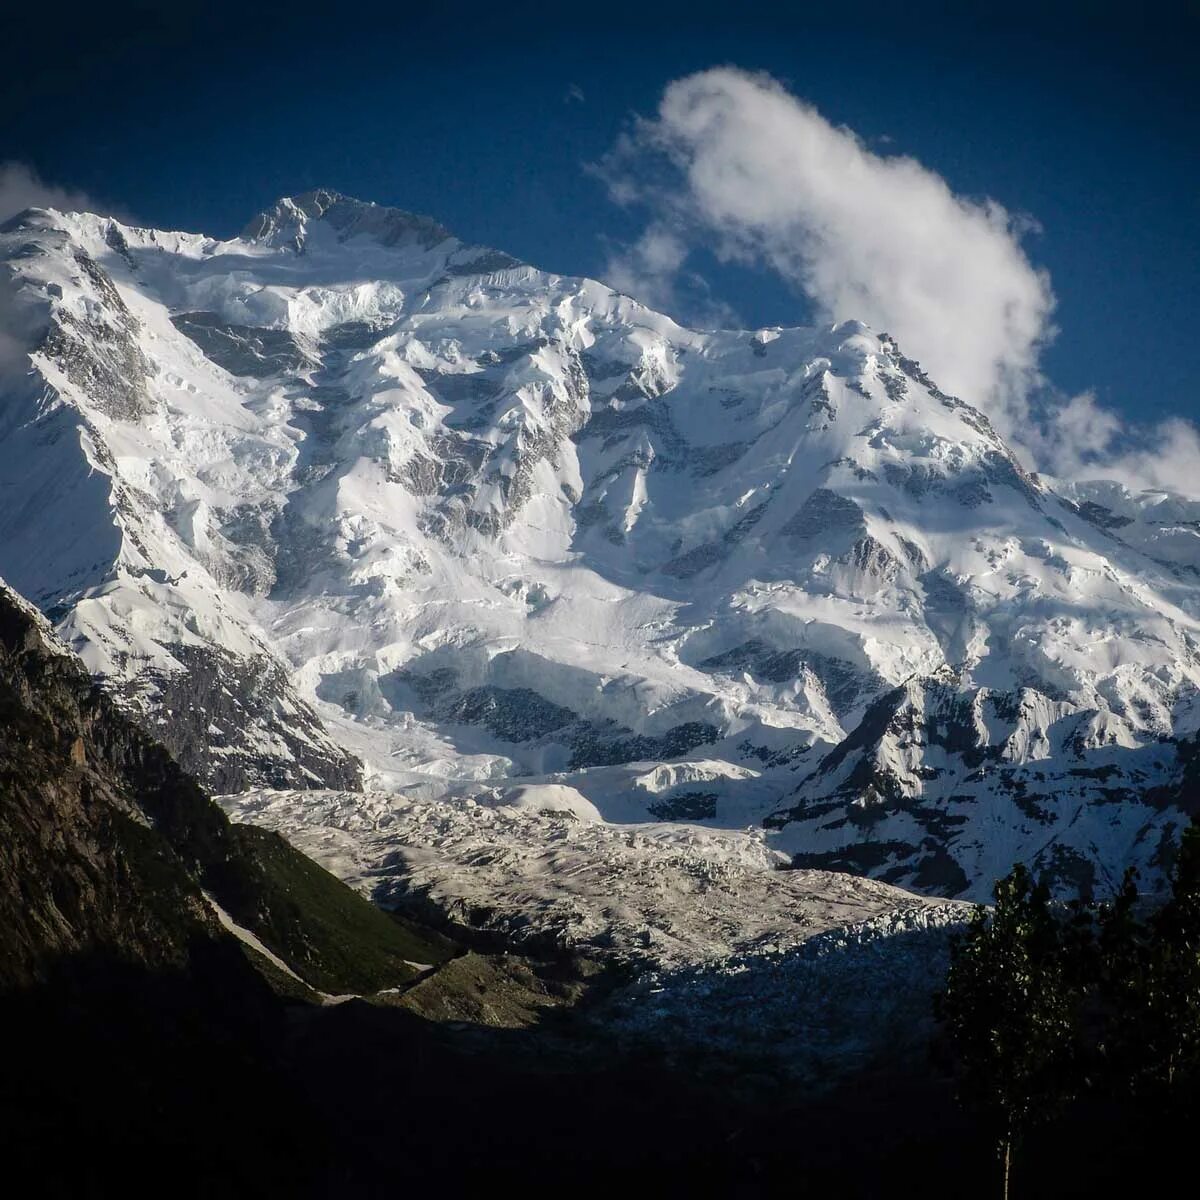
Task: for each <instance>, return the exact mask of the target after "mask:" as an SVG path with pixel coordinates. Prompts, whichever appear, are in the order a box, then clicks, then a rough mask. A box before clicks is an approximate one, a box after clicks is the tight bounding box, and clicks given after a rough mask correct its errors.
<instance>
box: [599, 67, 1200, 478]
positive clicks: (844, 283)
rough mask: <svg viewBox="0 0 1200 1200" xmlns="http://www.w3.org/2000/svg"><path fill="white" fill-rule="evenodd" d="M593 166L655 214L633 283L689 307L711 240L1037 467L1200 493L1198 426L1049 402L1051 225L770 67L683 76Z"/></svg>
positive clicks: (612, 271) (625, 253)
mask: <svg viewBox="0 0 1200 1200" xmlns="http://www.w3.org/2000/svg"><path fill="white" fill-rule="evenodd" d="M879 140H880V141H882V139H879ZM595 170H596V172H597V173H598V174H599V175H600V176H601V177H602V178H603V179H604V181H605V182H606V184H607V185H608V188H609V192H610V195H611V196H612V198H613V199H614V200H615V201H616V202H617V203H619V204H621V205H623V206H641V207H644V208H645V209H646V210H648V212H649V224H648V226H647V228H646V230H645V232H644V233H643V235H642V236H641V237H640V238H639V239H638V240H637V241H636V242H635V243H634V244H633V245H631V246H628V247H624V248H622V249H620V250H619V251H618V252H616V253H614V254H613V255H612V256H611V257H610V260H609V279H610V282H612V283H613V284H614V286H616V287H618V288H620V289H621V290H624V291H629V292H631V293H633V294H634V295H637V296H638V298H639V299H642V300H644V301H646V302H647V303H649V304H653V305H656V306H660V307H666V308H668V310H673V311H675V312H677V313H678V312H679V311H680V307H681V302H680V296H679V294H678V291H677V288H676V282H677V281H678V280H680V279H683V278H685V277H686V276H687V275H688V269H687V260H688V257H689V254H690V251H691V250H692V249H694V248H695V247H697V246H700V245H703V246H705V247H706V248H708V249H709V250H711V251H713V252H714V253H716V255H717V256H718V257H719V258H722V259H725V260H731V259H732V260H738V261H742V262H745V263H749V264H758V265H765V266H767V267H769V268H771V269H773V270H774V271H776V272H777V273H778V274H779V275H780V276H781V277H782V278H784V279H785V280H787V281H788V282H789V283H790V284H791V285H792V286H794V287H795V288H796V289H797V290H799V291H801V292H802V293H803V294H804V295H806V296H807V297H808V298H809V300H810V301H811V303H812V305H813V306H814V309H815V313H816V317H817V319H818V320H823V321H829V322H836V321H841V320H845V319H849V318H854V319H858V320H861V321H865V322H866V323H867V324H868V325H871V326H872V327H873V328H875V329H876V330H879V331H884V330H886V331H887V332H889V333H891V334H892V335H893V336H894V337H895V338H896V339H897V341H898V342H899V344H900V346H901V347H902V348H903V349H904V351H905V353H907V354H909V355H910V356H912V357H914V358H917V359H919V360H920V361H921V363H922V365H923V366H924V367H925V368H926V369H927V370H928V371H929V373H930V374H931V375H932V376H933V378H934V379H936V380H937V381H938V383H939V384H940V386H941V387H943V388H944V389H945V390H946V391H949V392H953V393H955V394H957V395H959V396H961V397H962V398H963V399H966V400H968V401H970V402H971V403H973V404H976V405H978V406H979V407H981V408H984V409H986V410H987V412H988V414H989V416H990V417H991V418H992V420H993V422H994V423H995V424H996V425H997V427H998V428H999V429H1000V431H1001V432H1002V433H1004V434H1006V435H1007V436H1008V437H1009V438H1010V439H1011V440H1012V441H1013V442H1014V443H1015V444H1016V445H1017V446H1018V447H1019V448H1020V449H1022V450H1023V451H1024V452H1025V453H1026V454H1027V455H1028V457H1029V458H1030V459H1031V460H1032V461H1033V463H1034V464H1035V465H1036V466H1037V467H1038V468H1039V469H1041V470H1043V471H1045V472H1047V473H1049V474H1056V475H1060V476H1067V477H1079V476H1086V475H1092V476H1100V475H1110V476H1113V477H1117V478H1120V479H1121V480H1122V481H1123V482H1125V483H1127V484H1128V485H1129V486H1132V487H1146V486H1154V487H1171V488H1179V489H1181V490H1185V491H1190V492H1193V493H1195V492H1197V491H1198V490H1200V484H1198V482H1197V481H1200V437H1198V435H1197V431H1196V429H1195V427H1194V426H1192V425H1191V424H1189V423H1188V422H1186V421H1178V420H1177V421H1171V422H1167V423H1165V424H1162V425H1158V426H1139V427H1132V426H1130V425H1128V424H1127V423H1125V422H1123V421H1122V419H1121V418H1120V417H1118V416H1117V415H1116V414H1115V413H1113V412H1111V411H1110V410H1107V409H1105V408H1103V407H1102V406H1101V405H1099V404H1098V403H1097V402H1096V400H1095V397H1094V396H1092V395H1090V394H1085V395H1082V396H1077V397H1074V398H1073V399H1070V400H1064V399H1062V398H1061V397H1060V398H1058V399H1057V400H1052V401H1050V402H1047V397H1052V395H1053V393H1052V389H1051V388H1050V386H1049V385H1048V384H1047V382H1046V381H1045V380H1044V379H1043V378H1042V377H1041V375H1040V373H1039V371H1038V358H1039V354H1040V351H1041V349H1042V348H1043V347H1044V346H1045V344H1046V343H1047V342H1048V341H1049V340H1050V339H1051V338H1052V337H1053V335H1054V328H1053V325H1052V323H1051V317H1052V314H1053V310H1054V294H1053V292H1052V290H1051V286H1050V278H1049V276H1048V274H1047V273H1046V272H1045V271H1044V270H1040V269H1038V268H1037V267H1036V266H1034V265H1033V264H1032V263H1031V262H1030V260H1029V258H1028V257H1027V255H1026V253H1025V250H1024V248H1023V247H1022V244H1021V239H1022V237H1024V236H1026V235H1027V234H1030V233H1033V232H1040V230H1039V227H1038V225H1037V223H1036V222H1035V221H1034V220H1033V219H1032V218H1030V217H1028V216H1026V215H1023V214H1012V213H1009V212H1008V211H1007V210H1006V209H1004V208H1003V207H1002V206H1001V205H1000V204H998V203H997V202H995V201H994V200H990V199H986V198H984V199H972V198H968V197H964V196H958V195H955V193H954V192H953V191H952V190H951V189H950V187H949V186H948V185H947V183H946V181H945V180H944V179H942V177H941V176H940V175H938V174H936V173H935V172H934V171H931V170H929V169H928V168H927V167H924V166H922V164H921V163H919V162H917V161H916V160H915V159H913V158H909V157H905V156H900V155H885V154H880V153H876V152H875V151H874V150H872V149H871V148H870V147H869V146H868V145H867V144H866V143H865V142H864V141H863V140H862V139H861V138H859V137H858V136H857V135H856V134H855V133H854V132H853V131H851V130H849V129H845V128H839V127H836V126H834V125H832V124H831V123H830V122H829V121H827V120H826V119H825V118H824V117H823V116H822V115H821V114H820V113H819V112H817V110H816V109H815V108H813V107H812V106H811V105H809V104H806V103H804V102H803V101H801V100H799V99H797V98H796V97H795V96H793V95H791V94H789V93H788V92H787V91H786V90H785V89H784V88H783V86H782V85H780V84H779V83H778V82H776V81H775V80H773V79H771V78H769V77H768V76H765V75H758V74H750V73H748V72H745V71H741V70H738V69H736V68H732V67H720V68H715V69H713V70H709V71H702V72H700V73H698V74H695V75H689V76H687V77H685V78H683V79H679V80H676V81H675V82H674V83H671V84H670V85H669V86H668V87H667V88H666V90H665V91H664V93H663V96H662V99H661V102H660V104H659V107H658V112H657V115H656V116H655V117H654V118H653V119H648V120H647V119H639V120H638V121H637V122H636V123H635V125H634V127H633V129H632V131H631V132H630V133H628V134H626V135H624V136H623V137H622V138H621V139H620V140H619V141H618V142H617V144H616V146H615V147H614V148H613V150H612V151H611V152H610V153H609V154H608V155H607V156H606V158H605V159H604V160H603V162H601V163H600V164H599V165H598V166H597V167H596V168H595ZM683 315H685V316H686V315H689V314H683ZM1031 394H1037V395H1038V397H1039V406H1038V407H1037V409H1036V410H1035V408H1034V407H1033V406H1032V405H1031V404H1030V399H1029V398H1030V396H1031Z"/></svg>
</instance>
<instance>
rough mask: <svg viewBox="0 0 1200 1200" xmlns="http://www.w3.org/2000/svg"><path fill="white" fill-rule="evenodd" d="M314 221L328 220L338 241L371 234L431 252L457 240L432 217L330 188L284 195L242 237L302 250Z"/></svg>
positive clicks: (383, 240) (380, 239) (381, 241)
mask: <svg viewBox="0 0 1200 1200" xmlns="http://www.w3.org/2000/svg"><path fill="white" fill-rule="evenodd" d="M314 221H321V222H324V223H325V224H326V225H328V226H329V227H330V228H331V229H333V230H335V231H336V233H337V238H338V240H339V241H348V240H349V239H350V238H354V237H359V236H367V237H371V238H374V240H375V241H377V242H379V244H380V245H383V246H389V247H390V246H397V245H401V244H405V243H415V244H417V245H419V246H421V247H422V248H423V249H426V250H428V249H432V248H433V247H434V246H437V245H439V244H440V243H442V242H446V241H453V240H457V239H455V238H454V235H453V234H452V233H451V232H450V230H448V229H447V228H446V227H445V226H444V225H440V224H439V223H438V222H437V221H435V220H433V218H432V217H426V216H421V215H420V214H418V213H411V212H408V211H406V210H405V209H402V208H390V207H388V206H386V205H382V204H375V203H374V202H372V201H369V200H356V199H355V198H354V197H353V196H345V195H343V194H342V193H341V192H336V191H333V190H332V189H331V188H314V189H313V190H312V191H308V192H303V193H301V194H300V195H298V196H283V197H281V198H280V199H279V200H277V201H276V202H275V204H274V205H273V206H272V207H271V208H268V209H266V210H264V211H263V212H260V213H259V214H258V215H257V216H256V217H254V219H253V220H251V221H250V222H249V223H248V224H247V225H246V227H245V228H244V229H243V230H242V237H243V238H244V239H246V240H247V241H253V242H263V243H266V244H269V245H287V244H292V245H293V246H294V247H295V248H296V249H298V250H299V249H302V248H303V246H304V243H305V241H306V240H307V237H308V233H309V226H310V224H311V223H312V222H314Z"/></svg>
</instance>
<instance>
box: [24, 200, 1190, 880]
mask: <svg viewBox="0 0 1200 1200" xmlns="http://www.w3.org/2000/svg"><path fill="white" fill-rule="evenodd" d="M0 257H2V258H3V259H4V260H5V262H6V264H7V268H8V271H7V274H8V275H9V276H10V279H9V282H8V283H7V284H6V290H5V292H4V299H3V301H2V303H3V311H4V313H5V323H6V327H7V328H9V329H10V330H12V331H13V333H14V336H15V337H16V338H17V339H18V341H21V340H22V339H23V347H24V349H25V350H27V351H29V352H30V354H31V357H30V358H28V359H22V358H20V356H12V355H9V356H7V358H8V359H13V358H14V357H15V358H16V359H17V361H16V363H15V364H14V363H13V362H9V364H8V368H7V369H6V370H5V373H4V376H3V385H2V387H3V391H2V403H0V422H2V424H0V436H2V439H3V440H2V442H0V486H2V487H3V488H4V492H5V495H6V497H12V498H13V499H12V500H11V501H9V502H7V503H6V504H5V506H4V508H3V511H2V512H0V570H2V571H4V573H5V574H7V575H8V577H9V578H10V579H11V580H12V581H13V582H14V584H16V586H18V587H19V588H20V589H21V590H22V591H24V592H25V594H26V595H28V596H30V597H31V598H32V599H33V600H35V601H36V603H37V604H38V605H39V606H41V607H42V608H43V609H44V610H46V611H47V612H49V613H51V614H52V616H53V617H54V618H55V619H56V621H57V622H58V628H59V630H60V632H61V633H62V634H63V636H64V637H66V638H68V639H69V640H70V641H71V642H72V644H73V645H74V646H75V647H76V648H77V649H78V650H79V651H80V652H81V653H82V654H83V655H84V657H85V659H86V660H87V662H88V664H89V666H90V667H91V668H92V669H93V670H94V671H95V672H97V673H98V674H100V675H101V676H103V677H105V678H106V679H108V680H109V681H110V683H111V684H112V686H113V687H114V688H115V689H117V690H118V691H120V692H121V693H122V694H124V695H125V696H127V697H128V699H129V701H130V702H131V703H132V704H133V705H135V706H137V707H138V708H139V709H140V710H141V711H142V712H144V713H145V714H146V716H147V719H149V720H152V721H153V720H158V721H164V720H167V719H168V718H169V722H170V723H169V724H166V725H164V726H163V728H164V729H168V730H178V731H179V732H178V733H177V735H176V738H177V744H176V749H177V751H178V752H179V753H181V754H182V755H183V756H184V757H185V758H186V759H190V760H191V761H194V762H195V763H196V764H197V765H200V766H201V767H202V768H203V769H205V770H206V771H207V773H208V775H209V778H210V779H212V780H213V781H214V782H215V783H216V785H217V786H219V787H221V788H222V789H223V790H228V791H232V790H236V789H239V788H242V787H245V786H247V785H251V784H267V785H272V786H280V785H288V786H300V787H307V786H314V785H317V786H319V785H322V784H324V785H330V786H334V787H338V788H345V787H351V788H353V787H354V786H356V784H357V778H358V776H357V765H356V763H355V761H354V759H355V758H357V759H360V760H362V762H363V763H364V764H365V767H366V772H367V776H368V778H369V779H370V781H371V782H372V785H373V786H377V787H384V788H387V787H389V786H392V785H399V784H402V783H404V782H405V781H406V780H409V779H410V775H411V773H412V772H414V771H415V772H419V773H421V774H422V775H423V776H425V777H426V778H427V779H428V780H430V783H429V788H430V794H431V795H433V794H435V793H437V792H439V790H440V791H445V790H446V789H447V788H451V790H452V787H451V782H450V781H452V780H454V779H456V778H457V779H474V780H477V781H488V780H491V781H499V780H503V779H508V778H510V777H518V776H519V777H521V780H522V782H527V783H529V784H532V785H535V786H538V787H542V786H549V787H557V788H570V789H573V790H574V791H575V792H577V793H578V794H579V796H580V797H581V798H584V799H585V800H586V802H587V803H588V804H590V805H592V806H594V807H595V809H596V810H597V811H598V812H599V813H600V815H601V816H603V817H604V818H606V819H609V820H617V821H631V820H633V821H636V820H649V821H658V820H680V821H689V822H703V823H708V824H714V825H724V826H735V827H740V826H745V825H747V824H756V823H760V822H762V821H763V820H764V819H766V820H767V826H768V828H769V829H770V831H771V833H770V836H771V838H772V840H773V841H774V842H775V843H776V844H777V845H778V846H779V847H780V848H782V849H784V850H786V851H787V852H788V853H791V854H795V855H796V856H797V861H798V862H799V863H800V864H802V865H808V866H824V865H834V866H846V867H850V868H851V869H854V870H858V871H863V872H867V873H870V874H874V875H877V876H879V877H882V878H885V879H888V880H892V881H896V882H900V883H904V884H908V885H910V886H916V887H919V888H924V889H927V890H930V891H934V892H940V893H943V894H947V895H955V894H979V893H981V892H983V891H986V889H987V887H988V885H989V883H990V879H991V877H992V876H993V875H994V874H996V873H997V872H998V871H1001V870H1003V869H1005V868H1006V867H1007V866H1008V865H1009V863H1010V862H1011V861H1012V859H1013V858H1015V857H1023V858H1027V859H1032V860H1035V861H1036V862H1037V863H1038V864H1039V865H1040V866H1042V867H1045V868H1047V869H1050V870H1052V871H1053V872H1054V874H1055V876H1056V878H1057V879H1058V880H1059V881H1060V883H1061V885H1062V886H1063V887H1064V889H1071V888H1074V887H1084V888H1088V887H1094V886H1103V885H1104V884H1105V883H1106V882H1107V880H1108V879H1109V878H1111V877H1112V876H1113V875H1114V874H1116V873H1118V872H1119V871H1120V870H1121V869H1123V867H1124V865H1125V864H1126V863H1128V862H1137V863H1139V864H1140V865H1143V866H1147V867H1150V868H1151V869H1153V867H1154V865H1155V864H1156V863H1157V862H1158V861H1160V860H1161V857H1162V853H1163V848H1164V847H1165V846H1166V845H1167V844H1168V843H1169V840H1170V836H1171V833H1172V830H1173V829H1174V828H1175V826H1176V825H1177V824H1178V821H1179V819H1180V813H1179V811H1178V809H1177V808H1176V807H1175V800H1176V796H1175V794H1174V792H1173V791H1172V787H1173V786H1174V781H1175V780H1176V778H1177V776H1178V773H1179V765H1178V761H1177V759H1178V750H1177V743H1178V742H1179V740H1180V739H1181V738H1183V739H1187V738H1191V737H1192V736H1193V735H1194V734H1195V731H1196V729H1197V726H1198V725H1200V706H1198V705H1197V703H1196V700H1195V695H1196V682H1197V679H1198V678H1200V657H1198V654H1197V647H1198V646H1200V641H1198V640H1197V639H1198V638H1200V607H1198V596H1200V593H1198V591H1197V579H1198V574H1197V572H1198V570H1200V566H1198V564H1200V550H1198V547H1200V525H1196V521H1197V520H1198V519H1200V518H1198V517H1197V515H1196V514H1197V511H1198V509H1200V504H1198V503H1197V502H1196V501H1191V500H1187V499H1185V498H1180V497H1170V496H1158V497H1157V498H1150V497H1136V496H1130V495H1128V494H1126V493H1124V492H1122V491H1121V490H1120V489H1119V488H1116V487H1115V485H1106V484H1086V485H1085V484H1078V485H1072V486H1071V487H1063V488H1060V489H1057V490H1056V488H1054V487H1051V486H1049V485H1048V484H1047V483H1045V482H1044V481H1041V480H1039V479H1037V478H1036V477H1034V476H1032V475H1030V474H1028V473H1027V472H1026V471H1025V470H1024V469H1023V468H1022V466H1021V465H1020V463H1019V462H1018V461H1017V460H1016V458H1015V457H1014V456H1013V454H1012V453H1011V452H1010V451H1009V449H1008V448H1007V447H1006V446H1005V445H1004V443H1003V441H1002V440H1001V439H1000V438H999V437H998V435H997V434H996V433H995V431H994V430H993V429H992V428H991V426H990V425H989V424H988V422H987V420H986V418H985V417H984V416H983V415H982V414H981V413H980V412H978V411H977V410H976V409H974V408H972V407H971V406H970V405H968V404H966V403H964V402H962V401H961V400H958V399H956V398H954V397H950V396H947V395H945V394H944V393H942V392H941V391H940V390H939V389H938V388H937V386H936V384H934V383H933V382H932V381H931V380H929V379H928V378H927V377H926V376H925V375H924V374H923V373H922V371H921V369H920V367H919V366H918V365H917V364H916V363H914V362H912V361H910V360H908V359H906V358H905V357H904V356H903V354H902V352H901V350H900V349H899V348H898V347H897V346H896V345H895V343H894V342H893V341H891V339H889V338H888V337H887V336H886V335H884V334H876V333H873V332H872V331H870V330H868V329H866V328H865V327H864V326H862V325H860V324H857V323H855V322H848V323H845V324H842V325H839V326H837V327H835V328H832V329H815V330H812V329H770V330H760V331H757V332H737V331H717V332H696V331H691V330H686V329H683V328H681V327H679V326H678V325H676V324H675V323H674V322H672V321H671V320H669V319H668V318H666V317H664V316H661V315H659V314H656V313H654V312H652V311H650V310H648V309H646V308H644V307H643V306H641V305H639V304H637V303H636V302H634V301H633V300H631V299H629V298H628V297H625V296H621V295H619V294H617V293H614V292H613V291H611V290H610V289H608V288H606V287H604V286H602V285H601V284H598V283H596V282H594V281H590V280H583V279H573V278H564V277H560V276H555V275H550V274H547V273H545V272H541V271H537V270H535V269H534V268H532V267H528V266H525V265H524V264H521V263H518V262H516V261H515V260H513V259H511V258H509V257H508V256H506V255H503V254H499V253H498V252H496V251H492V250H488V249H485V248H481V247H472V246H466V245H464V244H462V243H461V242H459V241H458V240H457V239H455V238H454V237H452V236H451V235H450V234H449V233H448V232H447V231H446V230H444V229H442V228H441V227H440V226H438V225H436V224H435V223H434V222H432V221H429V220H428V219H426V218H420V217H414V216H412V215H411V214H407V213H403V212H400V211H398V210H393V209H384V208H379V207H377V206H373V205H366V204H362V203H360V202H358V201H353V200H349V199H346V198H344V197H340V196H337V195H335V194H333V193H329V192H315V193H309V194H308V195H306V196H303V197H298V198H296V199H294V200H283V201H280V203H279V204H278V205H276V207H275V208H274V209H272V210H271V211H269V212H267V213H264V214H262V215H261V216H260V217H258V218H256V219H255V220H254V221H252V222H251V224H250V225H249V226H248V227H247V229H246V230H245V231H244V233H243V235H242V236H241V237H240V238H237V239H234V240H232V241H228V242H218V241H214V240H213V239H209V238H204V237H199V236H193V235H186V234H163V233H158V232H155V231H150V230H137V229H130V228H127V227H124V226H121V225H119V224H118V223H116V222H114V221H111V220H109V219H106V218H98V217H94V216H90V215H87V214H60V213H52V212H38V211H34V212H30V213H27V214H24V215H22V216H21V217H19V218H17V219H16V220H14V221H13V222H11V223H10V224H9V225H8V226H6V227H5V230H4V232H3V234H0ZM947 336H948V337H952V336H953V331H952V330H948V331H947ZM30 368H32V369H30Z"/></svg>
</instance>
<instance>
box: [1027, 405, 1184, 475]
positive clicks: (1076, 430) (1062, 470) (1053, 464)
mask: <svg viewBox="0 0 1200 1200" xmlns="http://www.w3.org/2000/svg"><path fill="white" fill-rule="evenodd" d="M1018 441H1019V442H1020V444H1021V445H1022V447H1023V448H1024V449H1025V450H1026V451H1027V452H1028V453H1029V454H1030V455H1031V457H1032V458H1033V460H1034V461H1035V462H1036V463H1037V464H1038V466H1039V467H1040V468H1041V469H1042V470H1043V471H1045V472H1046V473H1047V474H1050V475H1053V476H1057V477H1058V478H1060V479H1068V480H1083V479H1097V478H1104V479H1115V480H1116V481H1117V482H1118V483H1122V484H1124V485H1125V486H1126V487H1128V488H1130V489H1131V490H1133V491H1140V490H1141V489H1143V488H1154V489H1164V490H1166V491H1172V492H1180V493H1183V494H1185V495H1192V496H1197V495H1200V430H1197V428H1196V426H1195V425H1194V424H1192V423H1191V422H1190V421H1185V420H1183V419H1182V418H1179V417H1173V418H1171V419H1169V420H1166V421H1161V422H1157V423H1153V424H1141V425H1137V424H1133V423H1131V422H1128V421H1125V420H1123V419H1122V418H1121V417H1120V416H1118V415H1117V414H1116V413H1114V412H1113V411H1112V410H1111V409H1107V408H1104V407H1103V406H1102V405H1101V404H1099V403H1098V402H1097V400H1096V398H1095V396H1093V395H1092V394H1091V393H1090V392H1084V393H1082V394H1081V395H1078V396H1072V397H1071V398H1070V399H1069V400H1066V401H1063V402H1060V403H1058V404H1055V405H1054V406H1053V407H1051V408H1050V410H1049V411H1048V412H1047V413H1046V414H1045V415H1044V417H1043V419H1042V420H1040V421H1035V422H1030V423H1029V424H1028V425H1027V427H1026V429H1025V430H1024V431H1022V436H1021V437H1020V438H1019V439H1018Z"/></svg>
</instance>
